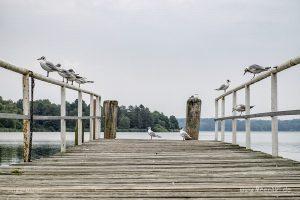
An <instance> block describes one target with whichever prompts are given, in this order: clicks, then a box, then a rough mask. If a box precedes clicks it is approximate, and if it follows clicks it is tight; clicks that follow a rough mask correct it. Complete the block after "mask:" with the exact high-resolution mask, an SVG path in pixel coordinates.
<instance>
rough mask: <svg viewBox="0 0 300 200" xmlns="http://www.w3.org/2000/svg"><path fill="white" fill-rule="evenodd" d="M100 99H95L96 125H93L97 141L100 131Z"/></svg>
mask: <svg viewBox="0 0 300 200" xmlns="http://www.w3.org/2000/svg"><path fill="white" fill-rule="evenodd" d="M100 101H101V99H100V97H98V96H97V97H96V117H97V118H96V125H95V128H96V131H95V137H96V139H99V138H100V131H101V118H100V116H101V106H100Z"/></svg>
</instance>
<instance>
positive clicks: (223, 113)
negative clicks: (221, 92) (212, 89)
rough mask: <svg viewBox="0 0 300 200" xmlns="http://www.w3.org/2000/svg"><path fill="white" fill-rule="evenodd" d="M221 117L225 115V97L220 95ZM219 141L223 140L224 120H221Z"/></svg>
mask: <svg viewBox="0 0 300 200" xmlns="http://www.w3.org/2000/svg"><path fill="white" fill-rule="evenodd" d="M221 117H225V97H222V111H221ZM221 141H222V142H224V141H225V120H222V121H221Z"/></svg>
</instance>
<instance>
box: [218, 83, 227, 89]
mask: <svg viewBox="0 0 300 200" xmlns="http://www.w3.org/2000/svg"><path fill="white" fill-rule="evenodd" d="M225 88H226V85H225V84H222V85H221V86H220V87H219V88H218V89H216V90H224V89H225Z"/></svg>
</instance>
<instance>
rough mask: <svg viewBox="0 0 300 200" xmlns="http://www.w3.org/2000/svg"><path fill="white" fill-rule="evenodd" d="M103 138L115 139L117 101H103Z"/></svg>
mask: <svg viewBox="0 0 300 200" xmlns="http://www.w3.org/2000/svg"><path fill="white" fill-rule="evenodd" d="M103 107H104V138H105V139H115V138H116V132H117V115H118V101H104V103H103Z"/></svg>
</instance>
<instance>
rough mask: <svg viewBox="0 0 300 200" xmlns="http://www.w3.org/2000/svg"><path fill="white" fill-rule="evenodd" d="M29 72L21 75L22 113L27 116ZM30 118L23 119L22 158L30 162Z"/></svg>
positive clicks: (28, 108) (28, 109) (28, 106)
mask: <svg viewBox="0 0 300 200" xmlns="http://www.w3.org/2000/svg"><path fill="white" fill-rule="evenodd" d="M29 113H30V104H29V74H26V75H23V115H26V116H29ZM30 146H31V144H30V120H29V119H24V120H23V160H24V162H30V157H31V149H30Z"/></svg>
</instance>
